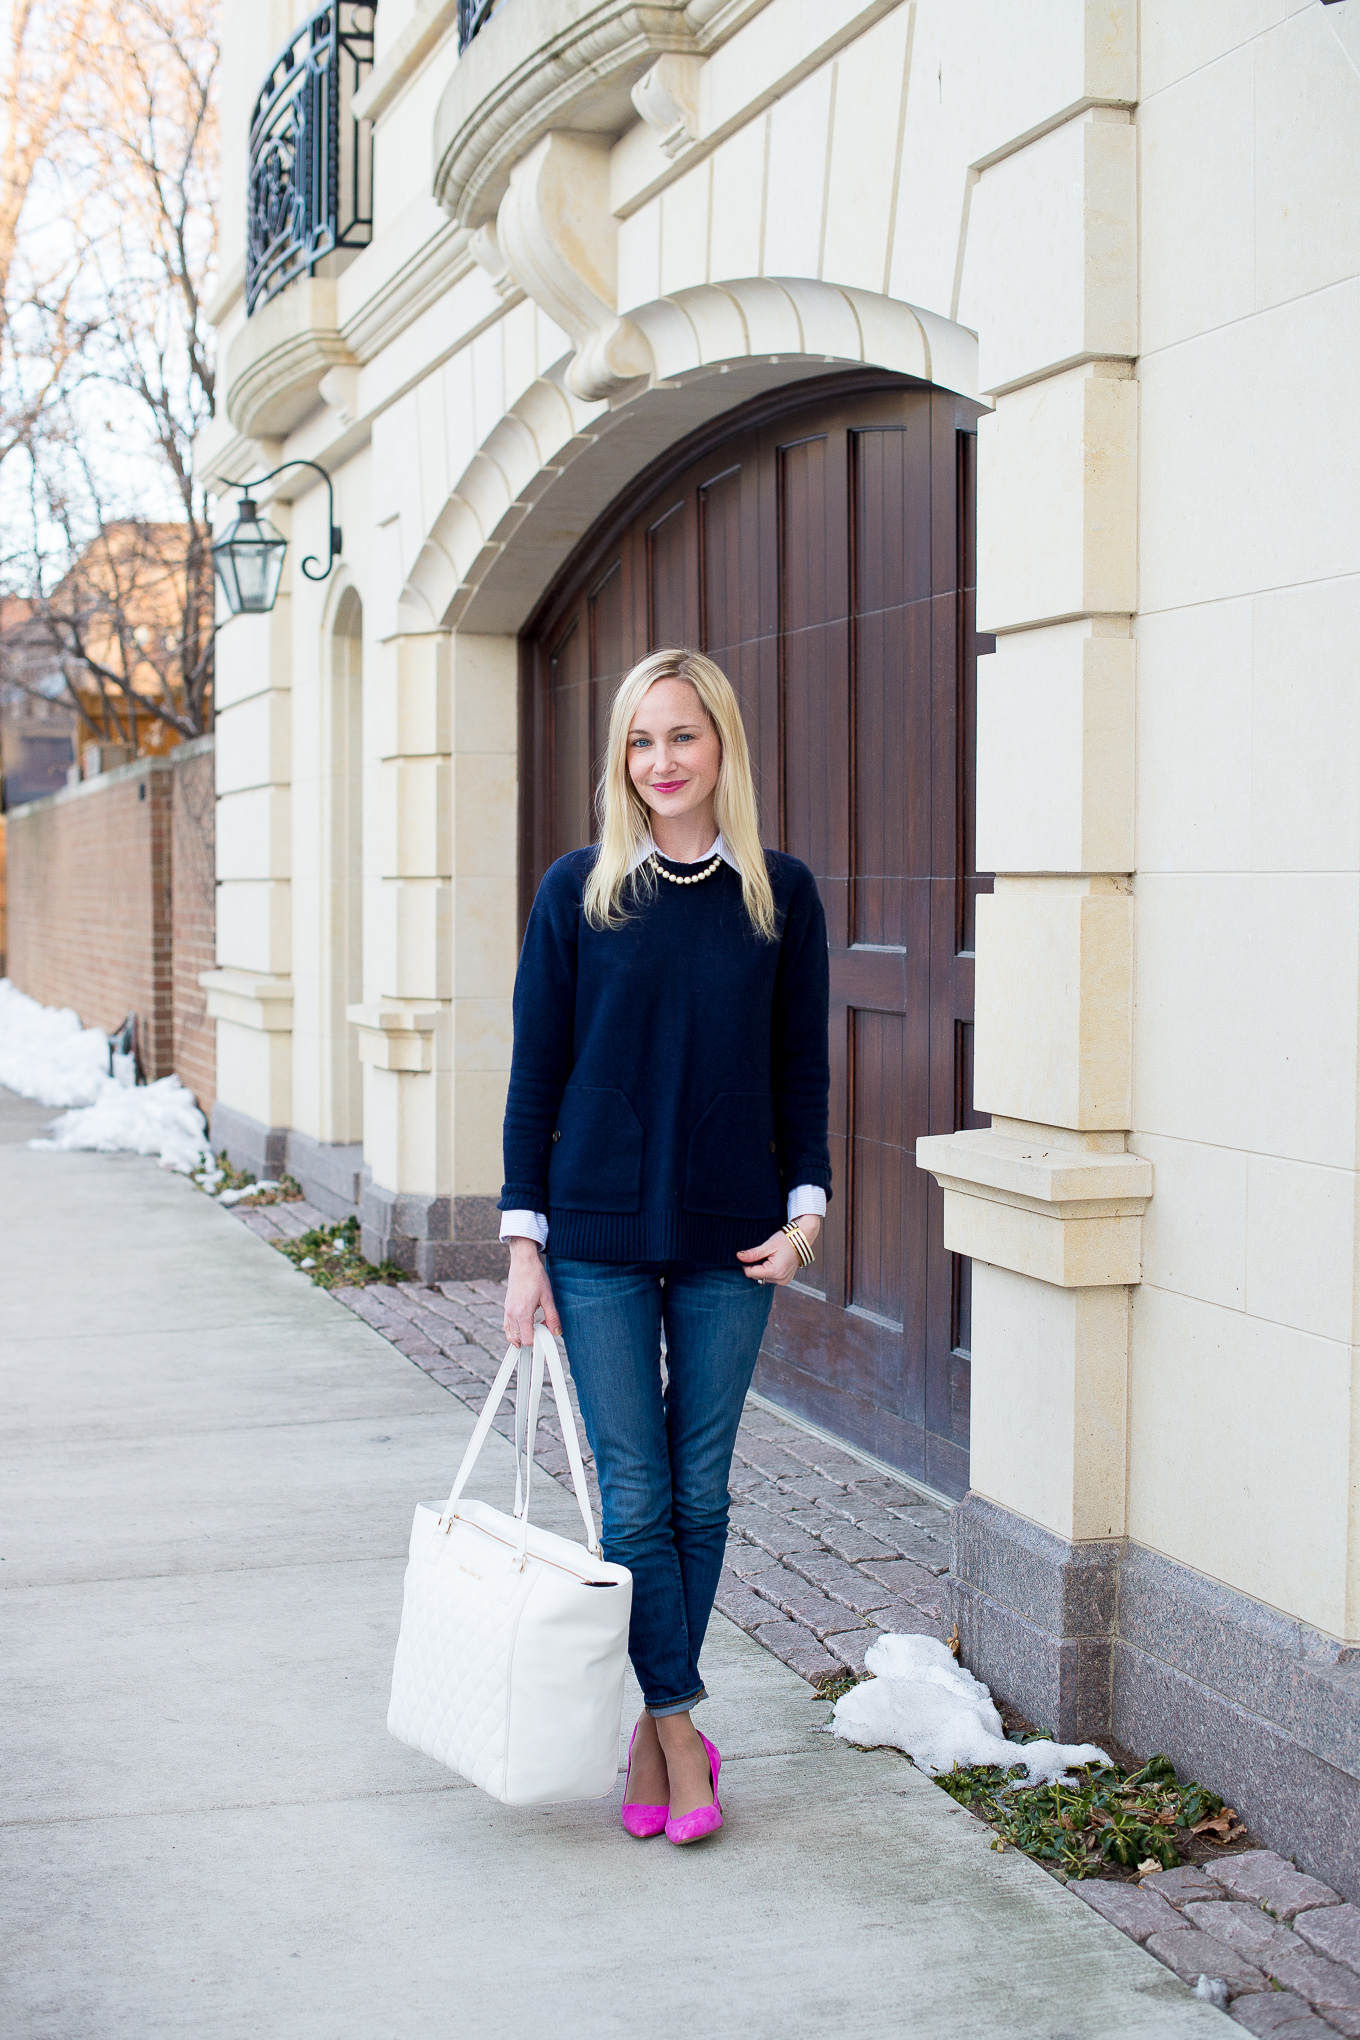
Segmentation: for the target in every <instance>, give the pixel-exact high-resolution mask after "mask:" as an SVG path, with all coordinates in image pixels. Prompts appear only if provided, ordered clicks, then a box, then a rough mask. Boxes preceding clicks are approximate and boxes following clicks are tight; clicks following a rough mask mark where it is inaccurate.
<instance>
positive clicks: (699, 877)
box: [647, 850, 722, 885]
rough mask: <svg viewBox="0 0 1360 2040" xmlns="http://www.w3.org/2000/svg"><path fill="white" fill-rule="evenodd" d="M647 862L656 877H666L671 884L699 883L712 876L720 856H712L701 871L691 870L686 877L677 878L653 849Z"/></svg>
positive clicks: (720, 859) (719, 861)
mask: <svg viewBox="0 0 1360 2040" xmlns="http://www.w3.org/2000/svg"><path fill="white" fill-rule="evenodd" d="M647 862H648V863H649V864H650V865H651V867H652V870H653V871H654V872H655V873H656V874H657V876H658V878H668V879H669V880H670V882H671V884H672V885H701V884H702V883H703V881H704V880H705V879H706V878H712V876H713V874H714V872H715V871H716V870H717V868H718V866H719V865H720V864H721V863H722V858H721V857H720V856H719V857H714V858H713V859H711V861H710V862H709V863H707V864H706V865H705V866H704V868H703V870H702V871H695V872H692V873H691V874H690V876H689V877H688V878H679V877H677V876H676V874H675V872H673V871H667V869H666V867H665V865H664V864H663V863H662V862H661V859H660V858H659V857H658V856H657V854H656V852H655V850H653V852H652V853H651V855H650V857H649V858H648V859H647Z"/></svg>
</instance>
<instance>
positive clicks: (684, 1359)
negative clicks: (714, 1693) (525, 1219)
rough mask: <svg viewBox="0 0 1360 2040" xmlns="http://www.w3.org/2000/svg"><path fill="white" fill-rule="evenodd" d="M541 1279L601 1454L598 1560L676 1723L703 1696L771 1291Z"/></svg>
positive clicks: (647, 1692) (716, 1279)
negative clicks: (737, 1461)
mask: <svg viewBox="0 0 1360 2040" xmlns="http://www.w3.org/2000/svg"><path fill="white" fill-rule="evenodd" d="M548 1273H549V1276H550V1278H551V1281H552V1288H553V1296H554V1297H555V1299H556V1302H557V1308H558V1310H559V1312H560V1313H561V1318H562V1333H563V1336H564V1338H565V1339H566V1343H567V1359H568V1360H569V1362H570V1364H571V1372H572V1378H573V1380H574V1381H575V1383H576V1392H577V1394H578V1396H579V1397H580V1400H581V1415H582V1416H583V1417H584V1419H585V1426H586V1436H587V1437H588V1438H589V1440H590V1449H591V1451H592V1452H593V1453H594V1454H595V1470H596V1473H597V1475H598V1477H599V1482H600V1499H601V1502H602V1503H603V1505H604V1550H605V1556H606V1558H609V1559H611V1560H613V1561H614V1562H615V1563H616V1564H618V1565H626V1566H627V1567H628V1570H629V1571H630V1572H631V1573H632V1575H633V1617H632V1624H631V1627H630V1629H629V1632H628V1650H629V1655H630V1656H631V1658H632V1660H633V1669H634V1670H635V1671H636V1673H637V1676H638V1683H639V1684H640V1685H641V1687H642V1697H643V1699H644V1700H645V1702H646V1704H647V1712H648V1713H649V1714H683V1713H685V1712H686V1711H687V1709H689V1708H691V1707H693V1706H694V1704H695V1703H696V1701H699V1700H702V1699H703V1698H704V1687H703V1681H702V1680H701V1679H700V1677H699V1649H700V1646H701V1645H702V1643H703V1640H704V1631H705V1630H706V1629H707V1628H708V1618H709V1616H710V1614H711V1613H712V1610H713V1596H714V1594H715V1593H716V1592H717V1590H718V1576H719V1574H720V1573H721V1571H722V1562H723V1553H724V1551H725V1549H726V1545H727V1510H728V1493H727V1481H728V1475H729V1473H730V1472H731V1467H732V1448H733V1446H734V1445H735V1443H736V1438H737V1425H738V1423H739V1422H740V1421H741V1409H742V1403H743V1402H744V1400H745V1397H746V1391H747V1389H748V1388H749V1387H750V1385H751V1376H752V1374H753V1373H754V1372H755V1364H756V1356H757V1354H758V1353H759V1351H760V1341H761V1339H762V1337H763V1336H764V1332H765V1322H766V1319H767V1318H768V1317H769V1315H770V1299H771V1291H770V1290H769V1288H768V1287H766V1286H765V1285H763V1284H761V1283H759V1282H753V1281H752V1280H751V1279H750V1277H749V1276H746V1275H743V1274H742V1273H741V1271H740V1269H738V1268H730V1269H729V1268H700V1267H695V1266H693V1265H690V1264H667V1265H666V1266H664V1267H658V1266H656V1265H655V1264H653V1263H638V1264H634V1265H629V1266H619V1267H616V1266H613V1265H611V1264H609V1263H608V1262H603V1261H565V1260H561V1259H558V1258H556V1257H555V1256H554V1255H553V1254H552V1253H551V1252H550V1253H549V1255H548ZM663 1324H664V1326H665V1328H666V1371H667V1375H668V1377H669V1379H668V1382H667V1385H666V1387H665V1389H664V1391H663V1389H662V1384H661V1328H662V1325H663Z"/></svg>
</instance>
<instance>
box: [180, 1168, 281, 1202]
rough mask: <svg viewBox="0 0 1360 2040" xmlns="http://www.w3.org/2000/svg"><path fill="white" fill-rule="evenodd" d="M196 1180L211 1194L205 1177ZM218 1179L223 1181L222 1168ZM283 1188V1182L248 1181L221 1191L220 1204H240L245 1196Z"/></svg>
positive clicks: (253, 1195)
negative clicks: (235, 1188)
mask: <svg viewBox="0 0 1360 2040" xmlns="http://www.w3.org/2000/svg"><path fill="white" fill-rule="evenodd" d="M194 1180H195V1182H199V1183H202V1184H203V1187H204V1189H205V1190H207V1191H208V1194H209V1195H210V1196H211V1194H212V1190H211V1186H210V1185H209V1184H208V1182H207V1181H206V1180H205V1178H204V1177H202V1176H197V1177H195V1179H194ZM217 1181H218V1182H219V1183H220V1182H221V1181H222V1171H221V1170H220V1169H219V1170H218V1171H217ZM282 1188H283V1185H282V1183H273V1182H264V1183H246V1184H243V1186H242V1187H241V1189H239V1190H223V1191H221V1192H220V1193H219V1195H218V1199H217V1201H218V1203H219V1204H239V1203H240V1201H241V1199H242V1198H243V1197H258V1196H259V1194H260V1192H261V1191H262V1190H282Z"/></svg>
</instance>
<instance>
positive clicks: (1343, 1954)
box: [1296, 1905, 1360, 1975]
mask: <svg viewBox="0 0 1360 2040" xmlns="http://www.w3.org/2000/svg"><path fill="white" fill-rule="evenodd" d="M1296 1925H1297V1927H1298V1931H1299V1933H1300V1934H1301V1935H1302V1937H1303V1939H1304V1940H1305V1941H1306V1942H1307V1943H1308V1945H1309V1947H1310V1948H1314V1949H1316V1951H1317V1953H1318V1954H1319V1955H1326V1956H1328V1957H1329V1958H1330V1960H1331V1961H1333V1962H1344V1963H1345V1965H1346V1967H1347V1968H1348V1969H1353V1970H1355V1971H1356V1973H1357V1975H1360V1906H1354V1905H1328V1906H1316V1907H1313V1908H1311V1909H1310V1910H1309V1911H1307V1912H1302V1913H1299V1914H1298V1915H1297V1917H1296Z"/></svg>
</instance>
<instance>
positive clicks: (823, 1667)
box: [752, 1616, 841, 1685]
mask: <svg viewBox="0 0 1360 2040" xmlns="http://www.w3.org/2000/svg"><path fill="white" fill-rule="evenodd" d="M752 1634H753V1635H754V1637H755V1639H756V1642H757V1643H761V1644H763V1645H764V1646H765V1648H766V1650H768V1651H771V1652H772V1653H773V1654H774V1656H775V1657H777V1658H778V1659H779V1661H780V1663H781V1664H785V1665H787V1666H788V1667H789V1669H790V1671H794V1672H797V1673H798V1675H799V1677H800V1678H804V1679H806V1680H807V1681H808V1683H809V1685H815V1684H816V1682H817V1680H818V1679H820V1678H825V1677H826V1676H827V1675H828V1674H829V1673H832V1672H838V1671H839V1670H840V1669H841V1666H840V1662H839V1660H838V1659H837V1658H834V1657H833V1656H832V1655H831V1653H830V1651H829V1650H826V1649H824V1648H823V1646H822V1645H821V1644H820V1643H818V1641H817V1639H816V1637H815V1636H812V1635H810V1634H809V1632H808V1631H807V1630H806V1629H804V1628H803V1626H802V1624H801V1623H798V1622H791V1621H790V1620H789V1619H788V1617H787V1616H775V1617H774V1618H773V1619H772V1620H771V1621H769V1622H762V1623H761V1625H760V1627H759V1629H756V1630H753V1631H752Z"/></svg>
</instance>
